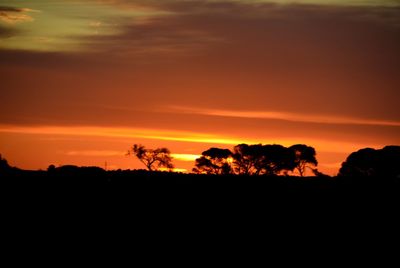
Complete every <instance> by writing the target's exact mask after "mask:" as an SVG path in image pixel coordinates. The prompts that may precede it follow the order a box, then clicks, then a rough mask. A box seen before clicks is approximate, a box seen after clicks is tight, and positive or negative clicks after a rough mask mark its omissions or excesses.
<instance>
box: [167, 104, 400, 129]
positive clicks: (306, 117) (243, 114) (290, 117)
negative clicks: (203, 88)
mask: <svg viewBox="0 0 400 268" xmlns="http://www.w3.org/2000/svg"><path fill="white" fill-rule="evenodd" d="M171 109H172V111H177V112H182V113H188V114H198V115H208V116H222V117H236V118H249V119H252V118H254V119H272V120H284V121H291V122H301V123H317V124H340V125H372V126H392V127H400V121H390V120H373V119H363V118H354V117H343V116H335V115H311V114H301V113H291V112H277V111H235V110H218V109H201V108H188V107H180V106H173V107H171Z"/></svg>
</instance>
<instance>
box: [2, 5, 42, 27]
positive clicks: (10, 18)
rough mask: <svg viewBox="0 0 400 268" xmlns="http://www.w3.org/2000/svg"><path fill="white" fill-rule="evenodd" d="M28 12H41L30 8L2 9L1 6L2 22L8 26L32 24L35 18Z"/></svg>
mask: <svg viewBox="0 0 400 268" xmlns="http://www.w3.org/2000/svg"><path fill="white" fill-rule="evenodd" d="M26 12H40V11H39V10H34V9H30V8H14V7H1V6H0V21H1V22H5V23H7V24H16V23H20V22H30V21H33V20H34V18H33V17H32V16H30V15H28V14H25V13H26Z"/></svg>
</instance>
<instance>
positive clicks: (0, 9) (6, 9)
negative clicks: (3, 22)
mask: <svg viewBox="0 0 400 268" xmlns="http://www.w3.org/2000/svg"><path fill="white" fill-rule="evenodd" d="M23 11H24V10H23V9H22V8H17V7H6V6H0V14H1V12H23Z"/></svg>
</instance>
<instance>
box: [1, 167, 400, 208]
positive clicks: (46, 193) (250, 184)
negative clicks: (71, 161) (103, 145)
mask: <svg viewBox="0 0 400 268" xmlns="http://www.w3.org/2000/svg"><path fill="white" fill-rule="evenodd" d="M0 187H1V191H2V195H3V196H6V197H7V200H8V201H7V202H11V203H12V202H20V201H21V202H22V201H29V202H33V203H35V202H36V201H40V200H41V199H43V201H44V202H45V203H49V204H51V203H52V202H60V203H66V204H68V203H69V202H71V204H72V203H74V202H83V203H84V202H85V201H89V202H92V201H93V202H95V201H96V202H100V203H101V202H104V205H107V204H110V205H111V204H120V205H122V206H125V205H126V206H129V205H131V206H135V207H140V205H143V206H146V205H149V206H151V205H154V206H157V207H162V206H170V205H171V206H174V207H187V208H188V209H189V207H190V206H193V207H205V206H209V208H210V209H212V210H217V208H216V207H218V206H224V207H225V208H224V209H222V207H221V210H222V211H223V210H244V211H247V210H250V211H251V210H259V211H260V212H261V211H264V210H265V209H267V208H271V209H273V208H274V207H276V208H278V209H280V208H285V209H296V210H298V209H299V210H301V209H321V211H322V212H323V211H326V210H329V209H343V210H352V208H351V206H358V207H359V209H364V210H373V209H374V207H376V206H383V207H381V208H382V209H385V208H390V207H393V206H397V205H398V201H400V178H385V177H374V178H367V177H366V178H354V177H328V176H324V177H306V178H299V177H277V176H276V177H268V176H234V175H229V176H215V175H194V174H179V173H168V172H147V171H140V170H139V171H108V172H106V171H104V170H101V169H97V168H95V169H90V168H88V169H71V170H68V169H66V170H62V171H59V170H55V171H50V172H47V171H18V172H11V173H8V174H1V175H0ZM29 202H28V203H29ZM354 209H355V210H356V207H354Z"/></svg>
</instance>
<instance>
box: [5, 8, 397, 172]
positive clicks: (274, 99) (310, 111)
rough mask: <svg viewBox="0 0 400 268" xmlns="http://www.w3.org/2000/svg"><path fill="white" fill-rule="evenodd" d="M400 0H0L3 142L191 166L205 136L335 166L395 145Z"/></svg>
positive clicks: (104, 158) (111, 160)
mask: <svg viewBox="0 0 400 268" xmlns="http://www.w3.org/2000/svg"><path fill="white" fill-rule="evenodd" d="M399 47H400V1H398V0H380V1H379V0H360V1H358V0H350V1H344V0H327V1H322V0H303V1H301V0H298V1H295V0H294V1H290V0H287V1H286V0H281V1H278V0H275V1H273V0H271V1H262V0H258V1H257V0H246V1H245V0H236V1H235V0H223V1H222V0H214V1H211V0H210V1H206V0H203V1H201V0H186V1H184V0H131V1H129V0H68V1H67V0H51V1H50V0H31V1H29V0H26V1H23V0H0V94H1V95H0V96H1V97H0V153H1V154H2V156H3V157H5V158H6V159H7V160H8V161H9V163H10V164H11V165H13V166H18V167H20V168H24V169H46V168H47V167H48V166H49V165H50V164H54V165H56V166H58V165H64V164H75V165H80V166H81V165H82V166H92V165H95V166H101V167H104V166H105V163H106V162H107V168H109V169H118V168H121V169H127V168H130V169H133V168H141V167H142V166H141V163H140V162H139V161H137V160H136V159H134V158H133V157H127V156H125V153H126V151H127V150H128V149H129V148H130V147H131V146H132V145H133V144H135V143H141V144H143V145H145V146H146V147H148V148H156V147H168V148H169V149H170V150H171V152H172V153H173V156H174V157H175V161H174V163H175V165H176V167H177V169H178V170H181V171H185V170H187V171H190V170H191V168H192V167H193V166H194V159H195V158H196V157H197V156H198V155H200V154H201V152H202V151H205V150H207V149H208V148H210V147H222V148H229V149H231V148H232V147H233V146H234V145H236V144H239V143H249V144H250V143H252V144H253V143H264V144H282V145H285V146H290V145H293V144H297V143H302V144H307V145H309V146H313V147H314V148H315V149H316V151H317V159H318V160H319V166H318V168H319V170H320V171H322V172H325V173H327V174H330V175H335V174H336V173H337V172H338V169H339V168H340V165H341V163H342V162H343V161H344V160H345V159H346V157H347V156H348V155H349V154H350V153H351V152H353V151H356V150H358V149H361V148H365V147H371V148H382V147H384V146H385V145H400V109H399V100H400V49H399Z"/></svg>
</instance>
